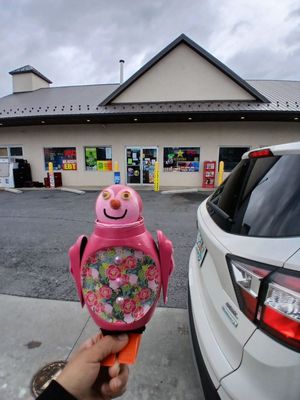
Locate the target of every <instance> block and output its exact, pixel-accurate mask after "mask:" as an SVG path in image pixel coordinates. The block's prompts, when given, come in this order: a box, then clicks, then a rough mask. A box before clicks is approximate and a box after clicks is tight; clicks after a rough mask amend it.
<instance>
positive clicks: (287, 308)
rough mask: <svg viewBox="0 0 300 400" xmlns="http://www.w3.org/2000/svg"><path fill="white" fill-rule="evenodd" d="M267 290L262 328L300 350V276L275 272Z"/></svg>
mask: <svg viewBox="0 0 300 400" xmlns="http://www.w3.org/2000/svg"><path fill="white" fill-rule="evenodd" d="M265 291H266V295H265V298H264V302H263V305H262V309H261V318H260V321H261V328H263V329H264V330H266V331H267V332H269V333H270V334H271V335H273V336H275V337H277V338H278V339H280V340H283V341H285V342H286V343H288V344H289V345H290V346H292V347H296V348H297V349H298V350H300V276H299V275H298V276H294V275H292V274H291V271H287V272H286V273H285V271H283V273H282V272H275V273H273V274H272V275H271V277H270V279H268V283H267V287H266V289H265Z"/></svg>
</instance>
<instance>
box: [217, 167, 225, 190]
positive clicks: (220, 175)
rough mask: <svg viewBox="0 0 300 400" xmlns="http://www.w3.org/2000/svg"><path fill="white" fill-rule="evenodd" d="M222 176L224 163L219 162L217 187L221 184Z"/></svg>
mask: <svg viewBox="0 0 300 400" xmlns="http://www.w3.org/2000/svg"><path fill="white" fill-rule="evenodd" d="M223 175H224V161H220V164H219V174H218V186H220V185H221V183H222V182H223Z"/></svg>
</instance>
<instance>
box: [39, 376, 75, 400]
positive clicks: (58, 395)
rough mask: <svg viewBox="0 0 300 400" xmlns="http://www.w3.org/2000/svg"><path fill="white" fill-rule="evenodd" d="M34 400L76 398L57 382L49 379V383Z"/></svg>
mask: <svg viewBox="0 0 300 400" xmlns="http://www.w3.org/2000/svg"><path fill="white" fill-rule="evenodd" d="M36 400H77V399H76V398H75V397H74V396H72V395H71V394H70V393H69V392H67V391H66V390H65V389H64V388H63V387H62V386H61V385H60V384H59V383H58V382H56V381H54V380H53V381H51V383H50V385H49V386H48V387H47V389H45V390H44V391H43V393H42V394H40V395H39V397H38V398H37V399H36Z"/></svg>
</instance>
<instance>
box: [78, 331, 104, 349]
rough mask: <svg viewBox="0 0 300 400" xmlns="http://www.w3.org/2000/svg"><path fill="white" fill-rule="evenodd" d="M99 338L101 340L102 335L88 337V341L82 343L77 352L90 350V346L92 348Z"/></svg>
mask: <svg viewBox="0 0 300 400" xmlns="http://www.w3.org/2000/svg"><path fill="white" fill-rule="evenodd" d="M101 338H102V333H97V334H96V335H94V336H92V337H90V338H89V339H87V340H86V341H85V342H83V343H82V345H81V346H80V347H79V349H78V352H81V351H82V350H86V349H89V348H91V347H92V346H94V344H95V343H97V342H98V341H99V340H101Z"/></svg>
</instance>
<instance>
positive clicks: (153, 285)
mask: <svg viewBox="0 0 300 400" xmlns="http://www.w3.org/2000/svg"><path fill="white" fill-rule="evenodd" d="M157 286H158V285H157V283H156V282H155V281H149V282H148V288H149V289H151V290H153V291H154V292H155V291H156V289H157Z"/></svg>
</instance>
